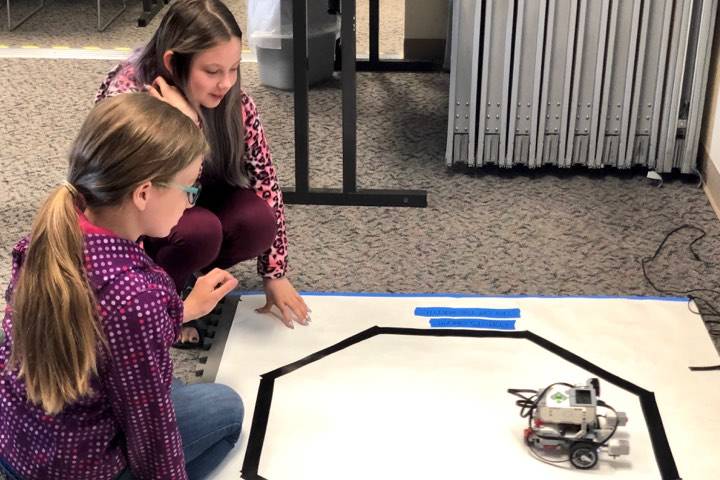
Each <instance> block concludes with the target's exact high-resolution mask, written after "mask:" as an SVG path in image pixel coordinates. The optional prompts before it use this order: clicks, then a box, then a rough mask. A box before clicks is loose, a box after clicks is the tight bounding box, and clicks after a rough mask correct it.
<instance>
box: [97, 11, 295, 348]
mask: <svg viewBox="0 0 720 480" xmlns="http://www.w3.org/2000/svg"><path fill="white" fill-rule="evenodd" d="M241 41H242V32H241V30H240V27H239V26H238V24H237V22H236V21H235V18H234V17H233V15H232V13H230V11H229V10H228V8H227V7H226V6H225V5H224V4H223V3H222V2H221V1H220V0H178V1H176V2H174V3H173V4H172V5H171V6H170V8H169V9H168V11H167V13H166V14H165V17H164V18H163V19H162V22H161V23H160V26H159V27H158V29H157V31H156V32H155V34H154V35H153V37H152V38H151V40H150V42H148V44H147V45H146V46H145V47H144V48H142V49H140V50H138V51H137V52H135V53H134V54H133V55H131V57H130V58H129V60H127V61H126V62H123V63H121V64H120V65H118V66H117V67H115V68H114V69H113V70H112V71H111V72H110V73H109V74H108V76H107V78H106V79H105V80H104V82H103V83H102V86H101V87H100V90H99V91H98V93H97V96H96V101H99V100H101V99H103V98H106V97H110V96H113V95H117V94H120V93H125V92H137V91H149V92H150V93H151V94H152V95H154V96H156V97H157V98H160V99H162V100H164V101H166V102H168V103H170V104H171V105H173V106H175V107H177V108H178V109H179V110H181V111H182V112H184V113H185V114H186V115H188V116H189V117H190V118H191V119H192V120H193V121H195V123H196V124H197V125H198V126H199V127H200V128H201V129H202V130H203V132H204V133H205V135H206V137H207V139H208V142H209V144H210V153H209V155H208V156H207V157H206V158H205V162H204V164H203V171H202V176H201V178H200V183H201V184H202V187H203V194H202V196H201V197H200V198H199V200H198V204H197V206H195V207H194V208H191V209H189V210H188V211H187V212H185V214H184V215H183V217H182V218H181V219H180V222H179V223H178V225H177V226H176V227H175V228H174V229H173V230H172V232H171V233H170V235H169V236H167V237H164V238H157V237H156V238H151V239H148V240H147V241H146V242H145V245H146V248H147V251H148V254H149V255H150V256H151V257H152V258H153V259H154V260H155V261H156V262H157V263H158V264H159V265H160V266H162V267H163V268H164V269H166V270H167V271H168V273H169V274H170V276H171V277H172V278H173V280H174V281H175V286H176V287H177V289H178V291H182V290H183V289H184V287H185V286H186V285H188V284H189V283H191V282H192V276H193V273H194V272H197V271H207V270H209V269H211V268H213V267H218V268H229V267H231V266H233V265H235V264H237V263H238V262H241V261H244V260H248V259H251V258H257V261H258V273H259V274H260V276H261V277H262V278H263V286H264V289H265V294H266V297H267V301H266V305H265V306H264V307H263V308H262V309H260V311H261V312H270V310H271V308H272V307H273V306H274V305H275V306H277V307H278V309H279V310H280V313H281V317H282V320H283V322H284V323H285V324H286V325H287V326H288V327H290V328H292V327H293V324H294V322H297V323H300V324H302V325H305V324H306V323H307V320H309V315H308V308H307V306H306V305H305V302H304V300H303V299H302V297H301V296H300V295H299V294H298V293H297V291H296V290H295V288H294V287H293V285H292V283H290V281H289V279H288V277H287V273H288V241H287V236H286V233H285V213H284V205H283V196H282V192H281V190H280V187H279V186H278V181H277V175H276V171H275V166H274V165H273V163H272V159H271V156H270V150H269V148H268V144H267V141H266V138H265V133H264V130H263V127H262V124H261V122H260V117H259V116H258V113H257V108H256V107H255V103H254V102H253V100H252V98H250V96H249V95H247V93H246V92H245V91H243V89H242V87H241V84H240V60H241V52H242V43H241ZM183 338H184V339H187V340H192V339H194V340H195V341H194V342H192V341H188V342H183V344H181V345H177V346H186V347H187V346H192V344H193V343H194V344H199V343H201V339H200V337H199V336H198V335H197V333H196V332H194V331H192V330H188V331H186V332H184V336H183Z"/></svg>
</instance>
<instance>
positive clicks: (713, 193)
mask: <svg viewBox="0 0 720 480" xmlns="http://www.w3.org/2000/svg"><path fill="white" fill-rule="evenodd" d="M700 150H701V152H702V158H701V159H700V171H701V172H702V175H703V180H704V181H703V190H704V191H705V195H707V197H708V200H709V201H710V206H712V208H713V210H715V215H716V216H717V217H718V218H719V219H720V172H718V167H717V166H715V163H713V162H712V161H711V160H710V155H708V153H707V150H706V149H705V145H703V144H700Z"/></svg>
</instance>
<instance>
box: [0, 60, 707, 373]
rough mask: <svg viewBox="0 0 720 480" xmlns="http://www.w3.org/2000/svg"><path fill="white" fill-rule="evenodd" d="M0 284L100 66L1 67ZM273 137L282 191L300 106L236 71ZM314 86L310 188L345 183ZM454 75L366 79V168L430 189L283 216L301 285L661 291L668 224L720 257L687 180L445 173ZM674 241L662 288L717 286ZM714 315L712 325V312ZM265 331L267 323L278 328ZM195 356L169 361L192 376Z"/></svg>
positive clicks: (370, 178) (253, 279) (335, 105)
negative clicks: (646, 264) (423, 204)
mask: <svg viewBox="0 0 720 480" xmlns="http://www.w3.org/2000/svg"><path fill="white" fill-rule="evenodd" d="M0 62H1V63H0V65H2V68H0V84H1V85H3V89H2V90H1V94H0V101H1V102H2V104H3V105H5V109H4V115H2V119H1V120H0V131H1V132H3V133H2V135H3V138H2V144H3V146H4V148H3V149H2V153H1V154H0V180H1V182H2V187H3V188H2V189H0V235H1V237H0V265H6V266H8V267H5V268H2V269H0V283H2V284H6V282H7V279H8V273H9V251H10V248H11V246H12V245H13V243H14V242H15V241H16V240H17V239H18V238H20V237H21V236H22V235H23V234H25V233H26V232H27V231H28V229H29V228H30V222H31V219H32V216H33V214H34V212H35V209H36V208H37V206H38V204H39V202H40V201H41V200H42V198H44V196H45V194H46V192H47V191H48V190H49V189H50V188H52V187H53V186H54V185H57V184H58V183H59V182H60V181H61V180H62V179H63V175H64V172H65V153H66V151H67V148H68V146H69V144H70V142H71V141H72V139H73V137H74V135H75V133H76V131H77V129H78V126H79V124H80V122H81V121H82V119H83V116H84V115H85V113H86V112H87V111H88V109H89V108H90V106H91V102H90V98H91V97H92V94H93V92H94V90H95V88H96V86H97V84H98V82H99V81H100V80H101V78H102V77H103V74H104V72H105V71H106V70H107V69H109V68H110V67H111V66H112V62H106V61H67V60H55V61H51V60H0ZM243 82H244V84H245V85H246V88H247V90H248V91H249V92H250V93H251V94H252V95H253V96H254V98H255V99H256V101H257V103H258V105H259V107H260V112H261V116H262V118H263V120H264V124H265V127H266V130H267V134H268V138H269V142H270V145H271V148H272V151H273V153H274V159H275V162H276V163H277V165H278V168H279V171H280V181H281V184H282V185H284V186H286V187H289V186H291V185H292V184H293V178H294V177H293V175H294V172H293V126H292V98H291V95H290V94H289V93H286V92H279V91H275V90H271V89H268V88H265V87H262V86H260V85H259V83H258V80H257V66H256V65H255V64H244V65H243ZM338 87H339V82H338V81H337V80H331V81H330V82H328V83H326V84H325V85H322V86H320V87H319V88H317V89H313V90H312V92H311V97H310V99H311V144H312V147H311V172H312V173H311V175H312V177H311V179H312V184H313V186H316V187H320V186H322V187H331V186H335V187H336V186H339V185H340V184H341V171H342V169H341V147H340V128H339V118H340V107H339V98H340V91H339V89H338ZM447 91H448V76H447V75H446V74H361V75H359V76H358V105H359V114H360V117H359V125H358V172H359V176H360V184H361V186H364V187H373V188H420V189H427V190H428V200H429V207H428V208H426V209H395V208H365V207H352V208H351V207H327V206H319V207H318V206H288V209H287V217H288V228H289V236H290V248H291V257H290V261H291V265H292V270H291V274H290V275H291V278H292V280H293V282H294V283H295V285H296V286H297V287H298V288H299V289H303V290H333V291H371V292H472V293H483V294H545V295H655V294H656V292H655V291H654V290H653V289H652V288H651V287H650V285H649V284H648V283H647V282H646V281H645V280H644V278H643V276H642V272H641V270H640V259H641V258H643V257H646V256H649V255H652V253H653V252H654V251H655V248H656V247H657V245H658V244H659V243H660V241H661V240H662V239H663V238H664V236H665V235H666V233H668V232H669V231H670V230H672V229H673V228H675V227H677V226H680V225H682V224H685V223H690V224H693V225H697V226H699V227H701V228H703V229H705V230H706V231H707V233H708V237H707V238H706V239H705V240H703V241H702V242H701V243H700V244H699V245H697V247H698V248H697V251H698V253H699V254H700V257H701V258H703V259H709V260H713V259H716V258H718V255H719V254H720V222H718V219H717V217H716V216H715V214H714V212H713V211H712V209H711V208H710V206H709V204H708V201H707V199H706V197H705V195H704V194H703V192H702V190H701V189H698V188H697V186H696V182H695V181H694V180H692V179H690V180H683V179H675V180H671V181H668V182H666V183H665V184H664V186H663V187H662V188H658V187H656V186H653V185H652V184H651V183H649V182H648V181H647V180H645V179H644V178H643V176H642V175H641V174H636V175H632V174H628V173H626V174H617V173H613V172H607V173H606V174H602V175H601V174H589V173H587V172H583V171H579V172H559V171H550V172H545V173H542V172H537V173H535V172H533V173H527V172H513V171H510V172H508V171H502V172H498V171H496V170H484V171H480V172H476V173H475V174H465V173H461V172H453V171H450V170H448V169H447V168H446V167H445V165H444V160H443V156H444V148H445V147H444V144H445V131H446V130H445V129H446V122H447V118H446V115H447ZM692 238H693V236H692V232H681V234H679V235H677V236H674V237H673V239H672V241H671V242H670V243H669V245H668V249H667V250H666V251H665V252H664V253H663V255H662V256H661V258H660V259H659V260H658V261H657V262H656V263H654V264H653V265H652V268H651V269H650V273H651V275H652V278H653V279H654V280H655V281H656V282H657V283H658V284H659V285H663V286H665V287H666V288H675V289H688V288H718V283H720V270H719V269H718V268H717V266H716V265H714V264H703V263H701V262H699V261H697V260H695V259H694V258H693V257H692V255H691V254H690V252H689V251H688V250H687V244H688V243H689V241H690V240H692ZM232 271H233V273H234V274H235V275H236V276H237V277H238V278H239V280H240V288H241V289H251V290H256V289H259V288H260V285H261V284H260V281H259V279H258V277H257V276H256V274H255V266H254V263H253V262H247V263H246V264H241V265H239V266H237V267H236V268H234V269H233V270H232ZM708 318H710V317H708ZM269 321H271V320H269ZM196 358H197V353H196V352H175V361H176V368H177V371H178V374H179V375H180V376H182V377H184V378H186V379H191V378H192V377H193V372H194V370H195V368H196Z"/></svg>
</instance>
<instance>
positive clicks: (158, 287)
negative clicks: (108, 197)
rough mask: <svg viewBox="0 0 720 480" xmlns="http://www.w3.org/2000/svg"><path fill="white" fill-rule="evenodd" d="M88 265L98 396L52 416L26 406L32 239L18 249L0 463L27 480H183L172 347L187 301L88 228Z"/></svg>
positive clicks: (142, 260) (130, 250)
mask: <svg viewBox="0 0 720 480" xmlns="http://www.w3.org/2000/svg"><path fill="white" fill-rule="evenodd" d="M80 224H81V227H82V229H83V231H84V235H85V268H86V271H87V275H88V279H89V282H90V285H91V288H92V290H93V291H94V293H95V297H96V299H97V305H98V310H99V321H100V322H101V325H102V331H103V333H104V335H105V337H106V339H107V344H108V348H105V347H101V346H100V347H98V357H97V358H98V375H97V376H96V377H94V378H93V379H92V382H91V384H92V393H91V394H90V395H88V396H86V397H84V398H82V399H81V400H79V401H77V402H75V403H73V404H70V405H67V406H66V407H65V408H64V409H63V410H62V411H61V412H60V413H59V414H57V415H55V416H48V415H46V414H45V413H44V412H43V411H42V409H40V408H38V407H37V406H35V405H33V404H31V403H30V402H28V400H27V397H26V394H25V385H24V382H23V381H22V380H19V379H18V378H17V373H18V372H17V371H16V370H15V369H13V370H10V369H7V368H5V365H6V364H7V361H8V358H9V356H10V352H11V350H12V321H13V312H12V308H11V307H10V305H11V299H12V294H13V289H14V286H15V283H16V281H17V278H18V273H19V271H20V269H21V268H22V263H23V258H24V256H25V254H26V251H27V248H28V240H27V239H23V240H21V241H20V242H19V243H18V244H17V245H16V246H15V248H14V250H13V254H12V258H13V264H12V277H11V281H10V286H9V287H8V290H7V293H6V294H5V295H6V296H5V300H6V303H7V305H8V307H7V308H6V311H5V317H4V320H3V325H2V327H3V330H4V333H5V339H4V341H3V343H2V344H1V345H0V458H2V459H3V460H4V461H5V463H7V464H9V465H10V466H11V467H12V468H13V469H14V470H15V471H16V472H17V473H18V474H19V475H20V476H21V477H23V478H25V479H28V480H32V479H47V480H52V479H74V480H81V479H93V480H103V479H113V478H115V477H117V476H118V475H119V474H120V472H122V471H123V470H124V469H125V468H126V467H130V468H131V469H132V471H133V474H134V475H135V477H137V478H142V479H145V478H148V479H150V478H152V479H185V478H187V474H186V473H185V460H184V457H183V450H182V442H181V439H180V434H179V432H178V428H177V423H176V420H175V411H174V409H173V404H172V401H171V398H170V384H171V382H172V362H171V359H170V354H169V349H170V346H171V345H172V343H173V342H174V340H175V339H176V338H177V336H178V333H179V331H180V326H181V324H182V317H183V304H182V301H181V300H180V298H179V297H178V295H177V294H176V292H175V288H174V285H173V282H172V280H171V279H170V277H168V275H167V274H166V273H165V272H164V271H163V270H162V269H160V268H159V267H158V266H156V265H155V264H154V263H153V261H152V260H151V259H150V258H149V257H148V256H147V255H146V254H145V252H144V251H143V250H142V248H141V247H140V246H139V245H138V244H137V243H134V242H131V241H128V240H124V239H121V238H118V237H117V236H116V235H115V234H113V233H112V232H110V231H107V230H103V229H101V228H99V227H97V226H94V225H92V224H90V223H89V222H88V221H87V220H86V219H85V217H84V216H82V215H81V216H80Z"/></svg>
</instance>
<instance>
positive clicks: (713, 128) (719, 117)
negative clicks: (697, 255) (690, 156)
mask: <svg viewBox="0 0 720 480" xmlns="http://www.w3.org/2000/svg"><path fill="white" fill-rule="evenodd" d="M717 26H720V24H718V25H717ZM717 26H716V27H717ZM713 43H714V46H713V50H712V52H713V53H712V54H713V60H712V62H711V63H710V72H709V74H708V88H707V96H706V100H705V116H704V120H703V121H704V124H703V129H702V135H701V136H700V144H701V148H702V145H704V147H705V151H707V153H708V155H709V157H710V161H711V162H712V163H713V164H714V165H715V168H716V169H717V170H718V171H719V172H720V61H718V60H719V59H718V56H720V32H718V31H717V28H716V32H715V39H714V41H713ZM713 193H715V194H716V195H720V192H713Z"/></svg>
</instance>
